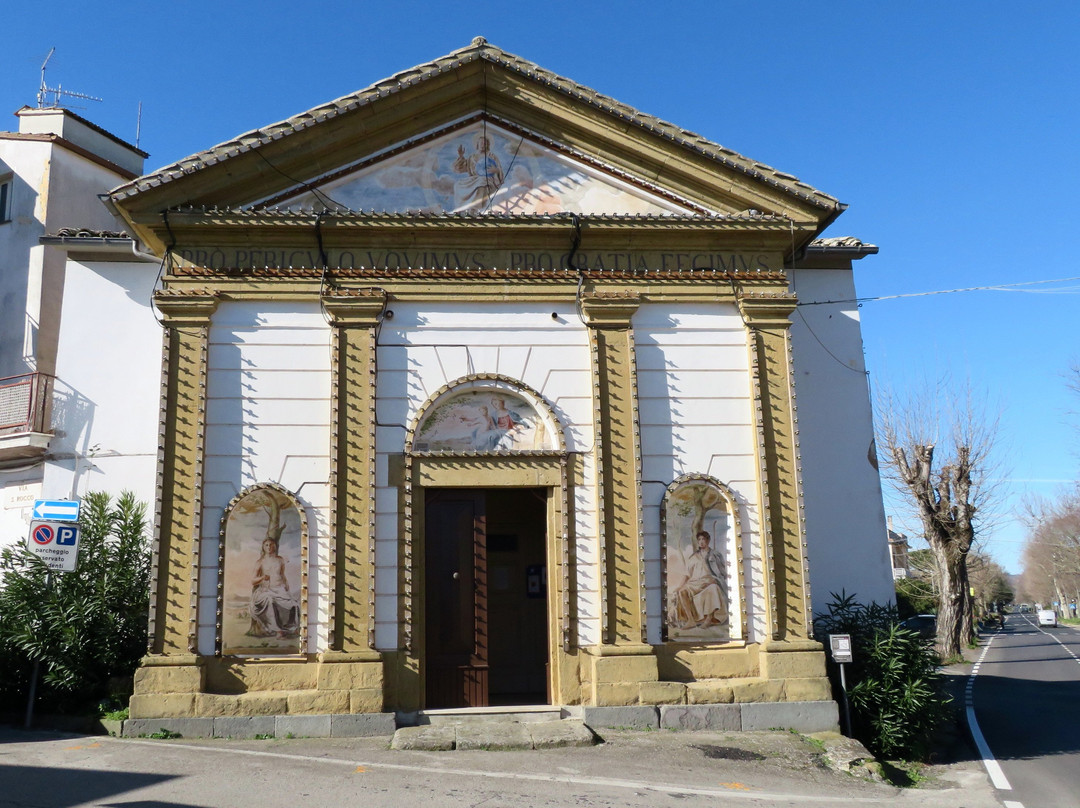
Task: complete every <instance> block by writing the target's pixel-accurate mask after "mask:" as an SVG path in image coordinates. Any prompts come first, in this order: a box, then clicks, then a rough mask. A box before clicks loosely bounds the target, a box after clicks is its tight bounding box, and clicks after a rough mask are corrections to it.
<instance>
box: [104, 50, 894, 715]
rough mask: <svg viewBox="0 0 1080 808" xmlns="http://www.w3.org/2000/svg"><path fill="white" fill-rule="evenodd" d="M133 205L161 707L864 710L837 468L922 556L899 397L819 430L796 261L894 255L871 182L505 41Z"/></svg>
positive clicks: (837, 393)
mask: <svg viewBox="0 0 1080 808" xmlns="http://www.w3.org/2000/svg"><path fill="white" fill-rule="evenodd" d="M109 203H110V205H111V207H112V208H113V210H114V211H115V212H116V213H117V214H118V215H119V216H121V217H122V218H123V220H124V221H125V222H126V224H127V226H128V227H129V228H130V230H131V232H133V233H134V234H136V236H137V237H138V239H139V240H140V242H141V243H142V244H143V245H144V246H145V248H146V249H148V250H150V251H152V252H154V253H155V254H157V255H159V256H161V258H162V274H161V282H160V284H159V288H158V291H157V292H156V295H155V305H156V307H157V309H158V310H159V312H160V316H161V318H162V323H161V325H162V328H163V333H164V344H163V350H162V354H163V362H162V376H161V401H162V405H161V412H160V431H159V442H160V451H159V460H158V481H157V489H158V504H157V517H156V527H155V531H156V535H155V552H154V564H153V590H152V603H151V615H150V640H149V648H148V654H147V656H146V658H145V660H144V663H143V666H142V667H141V669H140V671H139V672H138V675H137V677H136V692H135V696H134V697H133V699H132V701H131V715H132V717H134V718H140V717H141V718H184V717H208V716H241V715H292V714H296V715H311V714H331V715H342V714H364V713H391V712H392V713H398V714H399V715H407V714H412V713H415V712H416V711H421V710H432V709H437V708H469V707H481V706H487V705H499V704H502V705H525V704H549V705H565V706H569V705H587V706H597V707H603V706H625V705H661V704H667V705H680V704H685V705H693V704H725V703H726V704H745V703H755V704H758V703H767V704H782V703H800V704H810V705H816V706H818V707H821V708H822V710H823V711H824V712H823V713H822V715H827V716H828V715H831V716H833V719H832V720H833V721H835V706H834V705H832V703H831V698H832V697H831V693H830V689H829V684H828V681H827V679H826V677H825V657H824V653H823V651H822V648H821V646H820V644H819V643H817V642H815V641H814V639H813V637H812V627H811V620H812V601H811V593H810V578H811V573H810V570H809V567H808V564H809V559H810V557H811V556H812V552H811V551H810V550H809V549H808V531H807V525H808V521H809V523H811V524H812V523H813V521H814V519H815V518H818V517H816V516H815V515H814V514H815V511H814V509H815V508H817V509H818V512H824V510H825V509H824V508H823V507H822V506H821V504H820V503H818V502H816V501H815V502H810V501H808V499H807V497H806V490H807V486H806V485H804V478H805V479H810V478H814V479H815V480H826V478H828V479H827V485H826V486H825V487H826V488H829V489H830V490H832V491H835V490H837V486H840V487H845V488H846V489H847V490H857V489H858V488H859V486H863V487H864V488H865V490H866V491H867V492H869V495H870V496H869V498H870V500H871V501H872V500H873V495H874V492H876V496H877V504H876V507H875V506H873V504H872V502H871V506H870V507H869V509H868V510H865V511H864V512H860V513H858V514H855V515H854V516H852V515H851V514H849V516H848V519H847V521H848V524H849V525H853V527H852V529H851V536H848V537H845V536H832V537H830V538H829V541H834V542H836V543H837V544H836V547H837V548H838V549H837V550H836V551H835V552H836V553H838V554H839V555H841V556H844V555H847V554H848V550H845V549H844V547H843V544H844V542H850V543H853V544H854V543H856V542H862V541H865V542H866V543H868V544H869V543H874V542H876V545H875V546H877V547H879V548H880V547H883V546H884V545H883V543H882V541H881V536H882V535H883V534H884V525H883V517H881V519H880V521H881V522H882V524H881V525H877V524H876V522H877V521H879V520H878V517H879V516H880V511H881V504H880V490H879V489H878V488H877V482H876V480H877V477H876V472H875V471H874V470H873V469H872V468H870V467H869V463H868V462H867V458H866V454H865V449H864V448H863V447H865V446H869V444H870V433H868V432H867V429H868V427H869V415H868V407H867V402H866V391H865V382H864V381H862V387H861V388H860V387H859V386H856V387H855V388H852V390H853V392H847V391H846V390H847V389H846V388H845V389H843V390H841V388H836V389H833V388H830V387H828V386H827V385H823V384H822V383H821V380H820V379H817V378H816V377H815V381H814V384H815V385H816V386H815V388H814V390H813V391H808V392H807V395H806V399H807V400H808V401H811V402H815V403H814V405H813V406H814V407H816V408H817V410H819V411H822V412H823V411H831V412H836V413H840V414H841V415H842V416H845V417H846V415H847V414H848V413H855V414H856V415H857V416H858V417H856V418H849V419H848V420H849V422H850V423H853V424H855V426H852V427H851V428H852V429H853V430H855V431H856V432H858V433H859V434H858V435H857V436H856V437H855V438H854V442H853V443H852V444H851V445H853V446H857V447H859V448H860V449H861V453H860V452H859V451H856V452H852V453H849V455H853V456H849V455H845V456H843V457H842V458H841V459H840V460H839V461H838V460H835V459H834V458H833V457H832V455H830V454H829V453H825V452H822V453H819V454H817V455H815V456H814V457H812V458H811V457H804V455H803V453H802V450H801V447H800V439H801V438H800V420H799V415H800V413H799V409H798V407H797V403H798V400H799V397H798V396H797V395H796V387H797V385H804V384H808V382H805V381H803V380H802V379H800V380H799V381H797V374H796V369H795V366H796V364H795V363H796V359H797V358H799V357H800V354H799V351H800V348H799V346H798V344H797V343H798V337H797V336H796V339H795V340H794V343H796V344H793V337H792V334H793V316H792V315H793V314H794V312H795V310H796V306H797V305H798V304H799V302H800V295H799V293H798V289H797V288H796V279H797V277H803V278H805V280H806V287H805V288H808V289H810V288H814V284H815V283H817V284H821V283H824V284H825V286H824V287H823V288H821V289H817V290H816V291H817V293H821V294H823V295H825V296H826V297H827V296H829V295H831V294H833V292H835V291H837V290H839V291H841V292H842V291H844V290H846V288H847V286H849V285H850V277H851V261H852V260H853V259H855V258H860V257H862V256H863V255H865V254H867V253H869V252H873V251H874V248H869V247H866V246H865V245H861V243H859V242H856V241H854V240H833V241H830V240H822V239H820V238H819V236H820V235H821V233H822V232H823V230H824V229H825V228H826V227H827V226H828V225H829V224H830V223H831V222H832V221H833V220H834V219H835V217H836V216H837V215H839V213H841V212H842V210H843V207H844V206H843V205H842V204H840V203H839V202H838V201H837V200H835V199H834V198H832V197H830V196H828V195H826V194H824V193H821V192H819V191H817V190H815V189H813V188H811V187H809V186H807V185H805V184H803V183H800V182H799V181H798V180H796V179H795V178H793V177H791V176H790V175H786V174H782V173H780V172H778V171H775V170H773V169H771V168H768V167H767V166H763V165H761V164H758V163H755V162H753V161H751V160H749V159H747V158H744V157H742V156H740V155H738V154H736V153H734V152H731V151H729V150H726V149H724V148H722V147H720V146H717V145H716V144H713V143H710V142H709V141H706V140H705V139H703V138H700V137H699V136H697V135H694V134H692V133H688V132H685V131H684V130H681V129H678V128H676V127H674V126H672V125H670V124H667V123H664V122H662V121H659V120H657V119H654V118H651V117H649V116H647V115H644V114H642V113H640V112H638V111H636V110H633V109H631V108H629V107H627V106H625V105H622V104H620V103H618V102H617V101H614V100H613V99H611V98H608V97H606V96H602V95H599V94H597V93H595V92H594V91H592V90H589V89H588V88H585V87H582V86H581V85H578V84H576V83H574V82H573V81H570V80H568V79H565V78H562V77H560V76H556V75H554V74H552V73H550V72H547V71H545V70H543V69H542V68H540V67H539V66H537V65H535V64H533V63H531V62H527V61H525V60H523V59H521V58H519V57H516V56H513V55H511V54H508V53H506V52H504V51H501V50H499V49H498V48H495V47H493V46H491V45H489V44H488V43H486V42H484V41H483V40H482V39H478V40H475V41H474V42H473V43H472V45H470V46H469V47H467V48H464V49H462V50H459V51H455V52H454V53H452V54H450V55H448V56H446V57H443V58H441V59H438V60H436V61H433V62H431V63H428V64H425V65H420V66H418V67H416V68H414V69H412V70H409V71H405V72H404V73H401V74H398V75H396V76H394V77H392V78H390V79H387V80H386V81H383V82H380V83H378V84H376V85H373V86H372V87H369V88H367V89H365V90H362V91H360V92H358V93H355V94H353V95H350V96H346V97H344V98H341V99H337V100H336V101H334V102H331V103H329V104H326V105H324V106H321V107H317V108H315V109H312V110H310V111H308V112H306V113H304V114H302V115H299V116H296V117H294V118H290V119H288V120H286V121H283V122H281V123H278V124H275V125H273V126H270V127H267V128H264V129H259V130H254V131H252V132H249V133H247V134H245V135H242V136H240V137H238V138H237V139H236V140H234V141H231V142H228V143H224V144H220V145H219V146H216V147H214V148H212V149H208V150H207V151H205V152H202V153H200V154H197V155H194V156H192V157H190V158H187V159H186V160H183V161H180V162H179V163H176V164H174V165H171V166H168V167H165V168H163V169H161V170H159V171H157V172H154V173H152V174H148V175H145V176H143V177H140V178H138V179H135V180H133V181H131V182H128V183H127V184H125V185H123V186H121V187H119V188H117V189H115V190H114V191H113V192H112V193H111V195H110V200H109ZM800 273H801V274H800ZM822 279H831V280H827V281H823V280H822ZM796 333H797V332H796ZM844 338H845V339H846V340H847V343H846V348H847V349H848V350H849V353H850V354H851V355H852V356H853V357H858V355H859V352H860V349H861V343H860V342H859V338H858V329H857V327H856V329H855V331H854V337H853V338H852V334H851V333H850V332H845V336H844ZM806 339H807V340H809V337H807V338H806ZM806 361H807V365H806V367H814V368H816V367H817V366H815V365H813V361H812V360H810V359H807V360H806ZM853 361H854V360H853ZM859 361H861V358H860V359H859ZM800 367H801V366H800ZM844 370H845V371H847V370H850V369H849V368H845V369H844ZM827 372H828V371H823V373H827ZM804 375H809V371H807V372H806V373H804ZM860 381H861V380H860ZM823 390H824V391H825V392H822V391H823ZM829 391H832V392H829ZM860 391H861V392H860ZM800 395H801V392H800ZM822 402H824V403H822ZM860 418H862V419H863V421H865V424H863V425H861V426H860V424H862V421H859V419H860ZM860 430H861V431H860ZM844 440H845V439H844V438H842V437H836V441H838V443H837V444H836V445H840V446H847V444H845V443H844ZM832 454H836V452H835V451H834V452H833V453H832ZM841 454H842V453H841ZM815 458H818V459H815ZM830 464H831V465H830ZM830 475H831V476H830ZM845 475H846V476H845ZM832 505H833V507H838V508H840V507H845V506H844V504H843V503H837V502H835V501H834V502H833V503H832ZM853 507H856V509H857V506H853ZM853 513H854V511H853ZM821 518H825V517H821ZM879 528H880V531H879V530H878V529H879ZM875 531H878V532H879V533H880V535H877V534H875ZM874 552H878V550H875V551H874ZM880 553H881V554H882V556H883V558H882V570H883V573H882V575H883V577H884V578H885V579H886V580H888V575H889V573H888V567H887V560H886V559H884V551H883V550H880ZM873 557H874V558H876V556H873ZM830 710H831V712H830ZM826 723H827V721H826Z"/></svg>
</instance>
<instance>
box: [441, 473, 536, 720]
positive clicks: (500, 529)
mask: <svg viewBox="0 0 1080 808" xmlns="http://www.w3.org/2000/svg"><path fill="white" fill-rule="evenodd" d="M547 496H548V493H547V489H543V488H486V489H452V488H443V489H427V490H426V492H425V577H426V586H425V638H426V639H425V646H426V653H425V670H426V686H425V703H426V706H427V707H428V708H440V707H481V706H487V705H516V704H547V703H548V701H549V696H548V675H547V661H548V631H547V628H548V626H547V619H548V609H547V570H546V567H545V557H546V556H545V548H546V534H547V510H548V509H547Z"/></svg>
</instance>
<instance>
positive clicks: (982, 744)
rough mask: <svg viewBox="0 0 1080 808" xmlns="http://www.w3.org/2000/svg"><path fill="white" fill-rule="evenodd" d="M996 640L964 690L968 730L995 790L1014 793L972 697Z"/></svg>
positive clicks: (975, 666) (976, 664)
mask: <svg viewBox="0 0 1080 808" xmlns="http://www.w3.org/2000/svg"><path fill="white" fill-rule="evenodd" d="M995 639H997V634H994V636H992V637H991V638H990V641H989V642H987V643H986V645H985V646H983V650H982V653H981V654H979V660H978V661H977V662H976V663H975V665H974V667H972V669H971V675H970V676H968V680H967V686H966V687H965V688H964V700H965V702H966V707H967V722H968V728H969V729H970V730H971V737H972V739H973V740H974V741H975V746H977V747H978V749H979V754H980V755H981V756H982V762H983V766H985V767H986V773H987V774H988V775H990V782H991V783H993V784H994V788H996V789H999V790H1001V791H1012V786H1011V785H1010V784H1009V780H1008V778H1007V777H1006V776H1005V772H1003V771H1002V770H1001V764H1000V763H998V762H997V760H996V759H995V758H994V755H993V753H992V752H991V751H990V747H989V746H987V744H986V738H984V737H983V734H982V730H981V729H979V722H978V721H976V720H975V699H974V698H973V696H972V689H973V688H974V686H975V677H976V676H978V675H979V668H981V667H982V663H983V659H985V658H986V652H987V651H989V650H990V646H991V645H993V644H994V640H995ZM1021 808H1022V806H1021Z"/></svg>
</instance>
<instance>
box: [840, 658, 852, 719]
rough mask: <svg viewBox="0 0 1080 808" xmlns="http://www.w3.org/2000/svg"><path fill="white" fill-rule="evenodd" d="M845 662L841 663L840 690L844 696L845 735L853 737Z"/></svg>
mask: <svg viewBox="0 0 1080 808" xmlns="http://www.w3.org/2000/svg"><path fill="white" fill-rule="evenodd" d="M845 667H846V665H845V663H843V662H841V663H840V692H841V694H843V697H844V735H846V736H847V737H848V738H850V737H851V708H850V706H848V700H847V681H846V680H845V678H844V668H845Z"/></svg>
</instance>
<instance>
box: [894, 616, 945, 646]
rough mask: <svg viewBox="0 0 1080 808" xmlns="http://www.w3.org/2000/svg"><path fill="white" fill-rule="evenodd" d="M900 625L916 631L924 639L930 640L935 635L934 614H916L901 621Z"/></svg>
mask: <svg viewBox="0 0 1080 808" xmlns="http://www.w3.org/2000/svg"><path fill="white" fill-rule="evenodd" d="M900 625H901V626H903V627H904V628H906V629H910V630H911V631H914V632H916V633H917V634H918V635H919V636H920V637H921V638H922V639H924V640H932V639H935V638H936V637H937V615H936V614H917V615H915V616H914V617H909V618H908V619H907V620H903V621H901V623H900Z"/></svg>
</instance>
